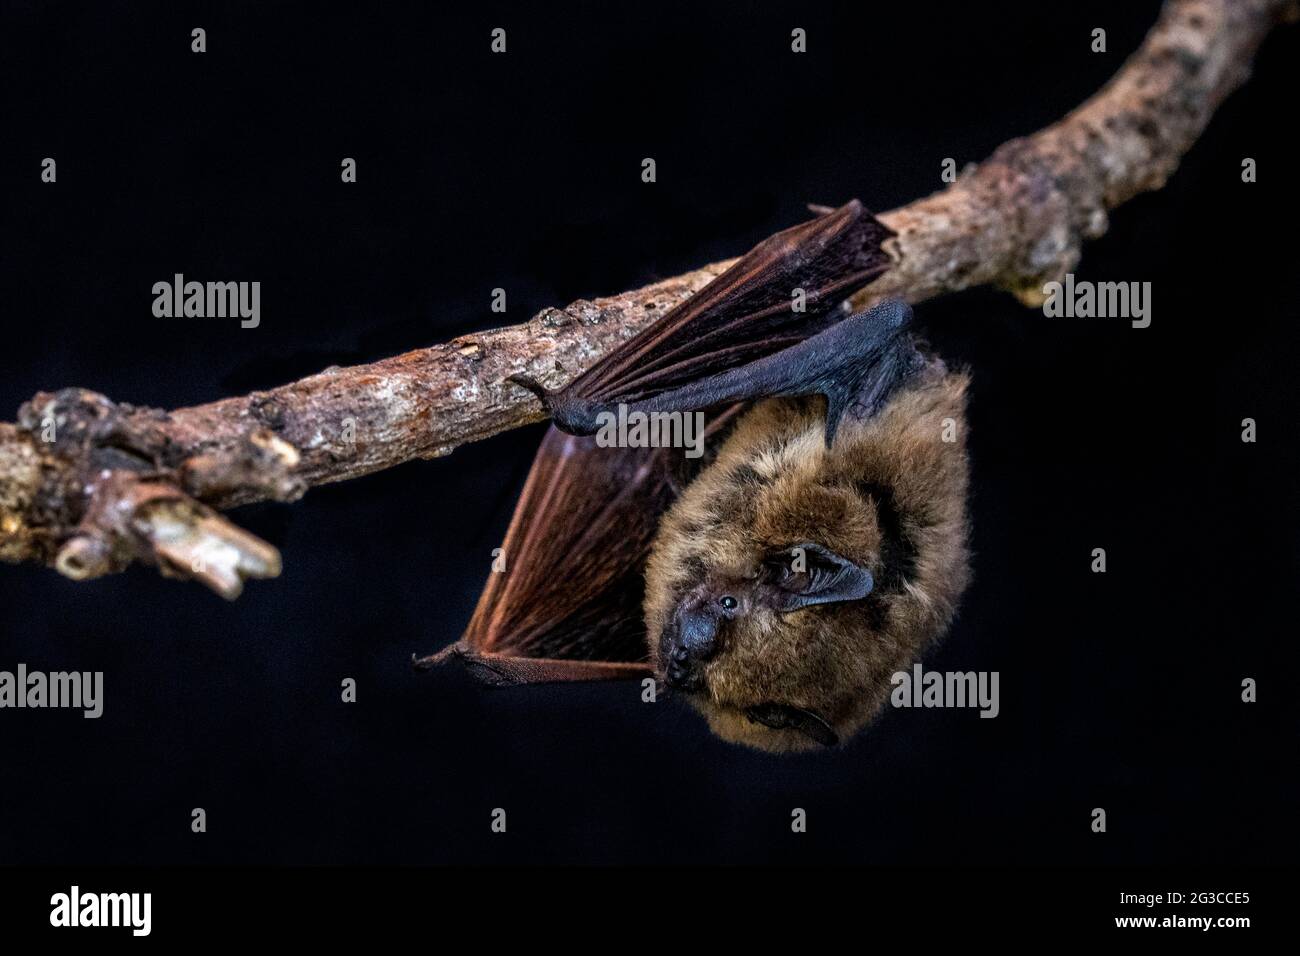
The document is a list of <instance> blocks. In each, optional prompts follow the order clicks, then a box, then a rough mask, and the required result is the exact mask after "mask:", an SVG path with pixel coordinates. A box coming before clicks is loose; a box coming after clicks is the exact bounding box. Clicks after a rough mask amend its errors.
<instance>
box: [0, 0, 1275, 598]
mask: <svg viewBox="0 0 1300 956" xmlns="http://www.w3.org/2000/svg"><path fill="white" fill-rule="evenodd" d="M1296 12H1297V11H1296V3H1295V0H1167V2H1166V4H1165V7H1164V9H1163V11H1162V13H1161V16H1160V19H1159V21H1158V22H1157V24H1156V25H1155V27H1154V28H1153V29H1152V30H1151V32H1150V33H1149V34H1148V36H1147V38H1146V40H1145V41H1144V43H1143V45H1142V47H1141V48H1140V49H1139V50H1138V51H1137V52H1136V53H1135V54H1134V55H1133V56H1132V57H1131V58H1130V59H1129V60H1128V62H1127V63H1125V65H1124V66H1123V68H1122V69H1121V70H1120V71H1119V73H1118V74H1116V76H1115V77H1114V78H1112V80H1111V81H1110V82H1109V83H1108V84H1107V85H1106V86H1105V87H1104V88H1103V89H1102V90H1101V91H1100V92H1099V93H1097V94H1096V95H1095V96H1094V97H1093V98H1092V99H1090V100H1089V101H1088V102H1086V103H1085V104H1083V105H1082V106H1080V107H1079V108H1078V109H1076V110H1074V111H1073V112H1072V113H1070V114H1069V115H1068V116H1066V117H1065V118H1064V119H1062V120H1061V121H1059V122H1058V123H1056V124H1054V125H1052V126H1050V127H1048V128H1046V129H1044V130H1042V131H1040V132H1038V133H1036V134H1034V135H1032V136H1029V137H1026V138H1024V139H1016V140H1012V141H1011V142H1008V143H1006V144H1005V145H1003V146H1002V147H1000V148H999V149H998V150H997V151H995V152H994V154H993V155H992V156H991V157H990V158H989V159H988V160H986V161H985V162H983V163H980V164H979V165H978V166H972V167H969V168H967V169H966V170H965V171H964V172H963V174H962V175H961V176H960V177H959V179H958V180H957V182H955V183H953V184H952V185H951V186H949V187H948V188H947V189H945V190H943V191H942V192H938V193H935V194H934V195H931V196H929V197H927V198H925V199H921V200H918V201H916V202H914V203H911V204H910V205H907V206H904V207H902V208H901V209H896V210H894V211H892V212H889V213H886V214H884V215H882V216H881V217H880V218H881V219H882V220H883V221H884V222H885V223H886V225H888V226H889V227H890V228H892V229H893V230H894V231H895V232H897V233H898V236H897V238H896V239H894V240H891V242H890V244H889V251H890V254H891V257H892V258H893V260H894V262H893V266H892V268H891V269H890V271H889V272H887V273H885V275H883V276H882V277H881V278H879V279H878V280H876V281H875V282H874V283H873V284H872V285H871V286H870V287H869V288H868V289H866V290H865V291H864V292H863V293H861V294H860V295H859V296H858V297H857V298H856V300H855V302H854V304H855V306H859V307H863V306H868V305H870V304H873V303H874V302H876V301H879V300H881V299H884V298H887V297H900V298H904V299H907V300H908V301H911V302H919V301H922V300H925V299H929V298H932V297H934V296H937V295H941V294H943V293H946V292H954V291H958V290H960V289H965V288H970V287H972V286H978V285H993V286H997V287H999V288H1004V289H1007V290H1009V291H1011V292H1013V293H1014V294H1015V295H1017V296H1018V297H1019V298H1020V299H1021V300H1022V301H1024V302H1025V303H1026V304H1030V305H1033V304H1038V303H1040V302H1041V301H1042V297H1043V294H1042V287H1043V285H1044V283H1046V282H1048V281H1051V280H1054V279H1059V278H1061V277H1062V276H1064V274H1065V273H1066V272H1068V271H1070V270H1071V269H1073V267H1074V266H1075V264H1076V263H1077V262H1078V259H1079V255H1080V249H1081V247H1082V243H1083V241H1084V240H1085V239H1093V238H1096V237H1098V236H1100V235H1101V234H1102V233H1104V232H1105V230H1106V228H1107V223H1108V220H1107V212H1108V211H1109V210H1110V209H1113V208H1114V207H1116V206H1118V205H1119V204H1120V203H1122V202H1124V201H1125V200H1127V199H1129V198H1131V197H1132V196H1135V195H1137V194H1138V193H1141V192H1144V191H1147V190H1153V189H1158V188H1160V187H1161V186H1162V185H1163V184H1164V183H1165V181H1166V180H1167V179H1168V177H1169V176H1170V175H1171V174H1172V173H1173V171H1174V170H1175V169H1176V168H1177V165H1178V162H1179V160H1180V159H1181V157H1182V155H1183V154H1184V153H1185V152H1186V151H1187V149H1188V148H1190V146H1191V145H1192V143H1193V142H1195V140H1196V138H1197V137H1198V136H1199V135H1200V133H1201V132H1202V130H1203V129H1204V128H1205V126H1206V124H1207V123H1208V122H1209V119H1210V116H1211V115H1212V114H1213V112H1214V110H1215V108H1216V107H1217V106H1218V105H1219V103H1221V102H1222V101H1223V99H1224V98H1225V97H1226V96H1228V94H1229V93H1231V92H1232V91H1233V90H1235V89H1236V88H1237V87H1238V86H1240V85H1241V84H1242V83H1244V82H1245V80H1246V78H1247V77H1248V75H1249V72H1250V64H1251V61H1252V59H1253V57H1254V53H1255V51H1256V49H1257V48H1258V46H1259V44H1260V43H1261V42H1262V40H1263V39H1264V37H1265V36H1266V35H1267V34H1268V32H1269V30H1270V29H1271V28H1272V26H1273V25H1274V24H1275V23H1276V22H1278V21H1280V20H1284V19H1285V20H1291V19H1294V18H1295V16H1296ZM732 261H734V260H732ZM730 264H731V262H719V263H715V264H713V265H710V266H705V267H704V268H702V269H698V270H696V271H695V272H691V273H688V274H686V275H683V276H679V277H677V278H675V279H669V280H666V281H663V282H658V283H656V284H654V285H651V286H647V287H646V288H643V289H637V290H635V291H632V292H625V293H623V294H621V295H616V296H612V297H610V298H604V299H596V300H594V301H586V300H580V301H578V302H575V303H573V304H572V305H569V306H568V307H566V308H564V309H546V310H544V311H543V312H541V313H540V314H538V315H537V316H535V317H534V318H533V319H532V320H531V321H529V322H527V323H526V324H524V325H519V326H513V327H510V328H502V329H494V330H491V331H487V332H481V333H477V334H475V335H469V336H464V337H462V338H459V339H456V340H454V341H452V342H450V343H448V344H445V345H439V346H435V347H433V348H429V349H419V350H416V351H413V352H407V353H406V354H405V355H399V356H396V357H394V358H389V359H385V360H383V361H380V362H375V363H373V364H370V365H360V366H355V367H351V368H337V367H335V368H329V369H326V370H325V371H323V372H321V373H319V374H317V375H313V376H310V377H308V378H305V379H302V380H301V381H298V382H294V383H292V384H290V385H285V386H282V387H280V388H276V389H272V390H270V391H265V392H254V393H253V394H251V395H246V396H242V397H239V398H229V399H225V400H223V401H219V402H214V403H212V404H209V405H200V406H197V407H193V408H181V409H177V410H175V411H171V412H165V411H160V410H156V409H149V408H135V407H132V406H130V405H125V404H115V403H113V402H111V401H109V400H108V399H107V398H105V397H104V396H102V395H98V394H96V393H93V392H88V391H85V390H82V389H64V390H63V391H60V392H56V393H53V394H51V393H44V392H42V393H40V394H38V395H36V396H35V397H33V398H32V399H31V400H30V401H29V402H27V403H26V404H24V405H23V406H22V408H21V409H20V410H19V413H18V420H17V422H16V424H13V425H10V424H0V559H3V560H5V561H10V562H20V561H38V562H42V563H45V564H48V565H52V566H53V567H55V568H56V569H57V570H58V571H60V572H61V573H63V574H65V575H67V576H68V577H71V578H74V579H77V580H82V579H86V578H91V577H95V576H98V575H100V574H105V573H108V572H112V571H118V570H121V569H122V568H124V567H126V566H127V565H128V564H129V563H130V562H132V561H145V562H148V563H152V564H154V565H156V566H158V567H159V568H160V570H162V571H163V573H165V574H171V575H177V576H182V577H190V578H195V579H197V580H200V581H202V582H203V583H205V584H207V585H208V586H209V587H211V588H212V589H213V590H215V591H217V592H218V593H220V594H222V595H224V596H225V597H228V598H234V597H236V596H237V595H238V594H239V592H240V590H241V588H242V585H243V581H244V579H245V578H249V577H271V576H274V575H276V574H278V573H279V568H280V558H279V554H278V553H277V552H276V550H275V549H274V548H272V547H271V546H270V545H267V544H265V543H264V542H261V541H259V540H258V539H256V538H254V537H252V536H251V535H248V534H247V533H245V532H243V531H241V530H240V529H238V528H236V527H235V526H234V525H232V524H231V523H230V522H229V521H227V520H226V519H225V518H224V517H222V516H221V515H220V514H218V513H217V510H215V509H225V508H230V507H233V506H235V505H239V504H245V503H248V502H253V501H264V500H275V501H292V500H294V499H296V498H298V497H300V496H301V495H302V494H303V493H304V492H305V491H306V489H307V488H308V487H310V486H312V485H319V484H324V483H327V482H332V481H342V480H344V479H348V478H356V477H358V476H361V475H365V474H369V473H370V472H374V471H379V470H381V469H383V468H391V467H393V466H394V465H398V464H401V463H402V462H405V461H409V460H411V459H413V458H433V457H438V456H440V455H446V454H449V453H450V452H451V451H452V450H453V449H454V448H456V446H458V445H460V444H463V443H465V442H470V441H476V440H478V439H481V438H486V437H488V436H490V435H494V434H496V433H498V432H501V431H505V430H507V429H510V428H516V427H519V426H521V425H525V424H528V423H530V422H535V421H538V420H540V418H541V417H542V416H541V412H540V410H539V408H538V406H537V403H536V402H535V400H534V399H533V398H532V397H531V396H530V395H528V394H527V393H526V392H524V391H523V390H522V389H520V388H517V387H515V386H513V385H510V384H508V383H507V382H506V378H507V376H509V375H511V374H515V373H523V374H526V375H529V376H531V377H533V378H535V379H537V380H538V381H541V382H542V383H543V384H545V385H547V386H549V387H559V386H561V385H563V384H564V383H566V382H567V381H568V380H569V379H570V378H572V377H573V376H574V375H576V374H577V373H578V372H580V371H581V370H582V369H584V368H585V367H586V366H588V365H589V364H591V363H592V362H593V361H595V360H596V359H597V358H599V357H600V356H601V355H603V354H604V353H605V352H607V351H609V350H610V349H612V348H614V347H615V346H616V345H618V344H619V343H620V342H623V341H625V340H626V339H628V338H630V337H632V336H633V335H635V334H637V333H638V332H640V331H641V330H642V329H644V328H645V327H646V326H648V325H649V324H650V323H652V322H653V321H655V319H657V318H658V317H659V316H661V315H662V314H663V313H664V312H665V311H667V310H668V309H669V308H671V307H672V306H674V305H676V304H677V303H678V302H681V301H682V300H684V299H685V298H687V297H688V296H690V295H691V294H693V293H694V292H696V291H698V290H699V289H700V288H702V287H703V286H704V285H706V284H707V283H708V282H709V281H710V280H712V279H713V278H714V277H715V276H716V275H718V274H719V273H720V272H722V271H723V270H724V269H725V268H726V267H727V266H729V265H730Z"/></svg>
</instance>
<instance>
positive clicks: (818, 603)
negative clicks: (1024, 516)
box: [645, 386, 967, 752]
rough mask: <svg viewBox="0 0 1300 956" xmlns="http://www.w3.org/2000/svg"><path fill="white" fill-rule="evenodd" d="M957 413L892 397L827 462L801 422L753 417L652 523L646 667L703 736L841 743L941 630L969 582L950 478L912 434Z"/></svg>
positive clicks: (780, 747)
mask: <svg viewBox="0 0 1300 956" xmlns="http://www.w3.org/2000/svg"><path fill="white" fill-rule="evenodd" d="M959 396H960V392H959V387H958V386H954V387H953V389H952V393H951V395H948V394H947V393H940V394H939V395H937V396H935V395H927V396H925V398H924V401H923V400H922V399H921V398H918V397H916V396H912V397H910V398H909V397H904V398H903V399H900V400H899V404H898V406H897V407H896V408H892V409H890V410H889V411H887V412H886V413H885V414H884V415H883V416H881V417H880V418H877V419H873V420H872V421H871V423H870V424H869V425H865V426H864V425H862V424H860V423H857V424H852V425H850V426H849V427H847V428H846V430H845V431H844V432H843V433H842V434H841V435H840V436H839V437H838V438H837V439H836V442H835V444H834V446H833V447H832V448H827V447H826V445H825V441H824V439H823V435H822V422H823V419H822V416H821V415H820V414H818V413H817V412H818V411H819V410H818V409H816V408H815V406H814V407H813V409H812V411H807V404H806V403H804V404H800V403H797V402H788V401H773V402H766V403H763V405H761V406H759V407H758V408H756V409H755V410H753V411H751V412H750V413H748V414H747V415H746V416H745V418H744V419H743V420H742V421H741V422H740V423H739V424H738V425H737V426H736V429H735V431H734V432H733V434H732V435H731V437H729V438H728V439H727V441H726V443H725V444H724V446H723V447H722V449H721V451H720V452H719V453H718V456H717V458H716V460H715V461H714V462H713V463H712V464H711V465H709V466H708V467H707V468H706V469H705V470H704V471H703V472H702V473H701V474H700V476H699V477H698V478H696V480H695V481H693V482H692V483H691V484H690V485H689V486H688V487H687V488H686V489H685V490H684V492H683V493H682V495H681V496H680V497H679V498H678V499H677V501H676V502H675V503H674V505H673V506H672V508H670V509H669V511H668V513H667V514H666V515H665V516H664V518H663V520H662V521H661V523H660V526H659V531H658V534H657V537H656V539H655V543H654V546H653V548H652V550H651V555H650V560H649V562H648V565H647V569H646V592H645V594H646V597H645V617H646V631H647V636H648V641H649V648H648V650H649V654H650V659H651V661H652V663H653V665H654V667H655V670H656V674H657V676H658V677H659V678H660V679H662V681H663V682H664V684H665V685H666V686H667V687H668V688H669V689H671V690H672V691H673V692H675V693H680V694H682V695H683V696H684V697H685V698H686V699H687V700H688V701H689V702H690V703H691V704H692V705H693V706H694V707H695V708H696V709H697V710H699V711H700V712H701V713H702V714H703V715H704V716H705V718H706V719H707V720H708V723H709V726H710V728H711V729H712V730H713V731H714V732H715V733H716V734H717V735H718V736H720V737H722V738H724V739H726V740H729V741H732V742H735V743H741V744H745V745H748V746H752V747H756V748H758V749H762V750H768V751H776V752H780V751H790V750H816V749H819V748H821V747H824V746H832V745H835V744H837V743H841V742H844V741H846V740H847V739H849V738H850V737H851V736H852V735H853V734H855V733H856V732H857V731H858V730H860V729H861V728H862V727H864V726H865V725H866V724H868V723H869V722H870V721H871V720H872V718H873V717H874V716H875V714H876V713H877V711H878V710H879V709H880V707H881V706H882V705H883V704H884V703H885V701H886V700H887V699H888V697H889V693H890V691H891V690H892V689H893V687H892V684H891V683H890V679H891V677H892V675H893V674H894V673H896V672H897V671H899V670H903V669H905V668H907V667H910V666H911V663H912V662H913V661H914V660H915V659H916V658H917V657H919V655H920V653H921V651H922V650H923V648H924V647H925V646H926V645H927V644H928V643H929V642H930V641H931V640H932V639H933V638H935V637H936V636H937V635H938V634H939V633H940V632H941V631H942V630H943V628H944V627H945V626H946V625H947V623H948V621H949V620H950V619H951V616H952V613H953V608H954V605H955V602H956V600H957V597H958V596H959V594H960V592H961V590H962V589H963V588H964V586H965V581H966V575H967V563H966V562H967V555H966V546H965V521H964V493H965V469H966V463H965V456H964V452H959V451H953V450H951V446H947V447H946V448H944V447H942V446H940V445H939V443H938V441H937V439H936V440H934V441H931V440H930V439H929V438H928V433H929V431H930V428H931V426H932V425H934V426H936V429H935V434H937V433H938V432H937V425H938V419H939V418H941V417H942V416H944V415H947V414H960V405H959ZM918 423H919V424H918Z"/></svg>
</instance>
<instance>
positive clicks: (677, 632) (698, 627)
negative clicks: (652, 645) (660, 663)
mask: <svg viewBox="0 0 1300 956" xmlns="http://www.w3.org/2000/svg"><path fill="white" fill-rule="evenodd" d="M663 646H664V659H665V660H666V661H667V667H666V668H665V671H664V672H665V676H666V677H667V678H668V685H669V686H670V687H680V688H686V689H689V688H691V687H693V686H695V685H697V684H698V683H699V665H700V664H702V663H703V662H704V661H707V660H708V659H709V658H711V657H712V656H713V655H714V654H715V653H716V652H717V649H718V622H717V620H716V619H714V618H713V617H712V616H711V615H708V614H702V613H700V612H698V611H686V612H679V613H678V614H676V615H675V616H674V617H673V622H672V624H671V625H670V626H669V628H668V629H667V631H666V632H665V634H664V639H663Z"/></svg>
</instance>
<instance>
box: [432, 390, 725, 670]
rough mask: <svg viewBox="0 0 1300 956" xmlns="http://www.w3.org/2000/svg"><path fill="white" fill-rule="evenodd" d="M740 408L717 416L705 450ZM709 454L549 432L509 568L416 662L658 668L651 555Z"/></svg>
mask: <svg viewBox="0 0 1300 956" xmlns="http://www.w3.org/2000/svg"><path fill="white" fill-rule="evenodd" d="M742 411H743V407H742V406H741V405H735V406H732V407H729V408H725V409H722V410H721V411H719V412H718V413H717V414H715V415H713V416H711V417H710V418H709V420H708V423H707V425H706V428H705V433H704V435H705V445H706V447H707V448H710V449H716V448H717V446H718V445H719V444H720V441H719V439H720V438H721V437H722V434H723V433H724V432H725V431H726V430H727V429H729V428H730V427H731V426H732V425H733V424H734V423H735V421H736V420H737V419H738V418H739V416H740V414H741V412H742ZM707 462H708V459H707V457H706V458H704V459H700V460H696V461H690V460H686V459H684V458H683V455H682V451H681V450H680V449H672V448H602V447H600V446H599V445H597V444H596V440H595V439H594V438H590V437H578V436H575V435H567V434H565V433H563V432H561V431H559V430H558V429H555V428H551V429H550V430H548V431H547V433H546V437H545V438H543V439H542V444H541V447H540V448H538V450H537V457H536V458H535V459H534V460H533V466H532V469H531V470H530V471H529V473H528V478H527V480H526V481H525V482H524V490H523V493H522V494H521V495H520V496H519V503H518V504H517V505H516V506H515V513H514V515H513V516H512V517H511V519H510V527H509V528H508V529H507V531H506V538H505V542H504V543H503V548H502V550H503V557H504V560H505V566H504V568H503V570H502V571H500V572H493V573H492V574H489V575H488V582H487V585H486V586H485V587H484V588H483V593H482V595H481V596H480V597H479V602H478V606H477V607H476V608H475V610H474V616H473V617H472V618H471V619H470V623H469V626H468V627H467V628H466V630H465V633H464V635H463V636H462V638H461V639H460V641H458V642H457V643H455V644H453V645H451V646H450V647H448V648H446V649H444V650H443V651H441V652H439V653H438V654H434V655H432V656H430V657H425V658H421V659H419V660H417V661H416V662H415V664H416V666H418V667H421V668H428V667H432V666H435V665H437V664H440V663H442V662H444V661H447V660H453V659H454V660H458V661H460V662H461V663H463V664H464V665H465V666H466V667H467V668H468V670H469V671H470V673H471V674H473V675H474V676H475V677H477V678H479V679H481V680H483V681H484V682H485V683H488V684H493V685H506V684H537V683H551V682H556V681H592V680H620V679H625V678H633V677H643V676H648V675H650V674H651V673H652V669H651V667H650V665H649V664H648V663H647V662H646V658H647V648H646V641H645V623H644V618H643V616H642V609H641V604H642V598H643V596H644V570H645V561H646V558H647V557H648V556H649V553H650V544H651V541H652V540H653V539H654V535H655V531H656V530H657V528H658V526H659V519H660V517H661V516H662V515H663V513H664V511H666V510H667V508H668V506H669V504H670V503H671V502H672V500H673V498H674V497H676V494H677V491H678V489H679V488H680V487H682V486H683V485H685V484H686V483H688V482H689V481H690V480H691V477H692V475H691V473H690V472H691V471H694V470H698V469H700V468H702V467H703V466H704V465H705V464H707Z"/></svg>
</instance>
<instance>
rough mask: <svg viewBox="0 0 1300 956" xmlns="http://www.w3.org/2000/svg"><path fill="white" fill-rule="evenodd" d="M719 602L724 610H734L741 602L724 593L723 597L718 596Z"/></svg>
mask: <svg viewBox="0 0 1300 956" xmlns="http://www.w3.org/2000/svg"><path fill="white" fill-rule="evenodd" d="M718 603H719V604H721V605H722V609H723V610H724V611H734V610H735V609H736V605H737V604H739V603H740V602H739V601H737V600H736V599H735V598H734V597H732V596H731V595H730V594H724V595H722V597H720V598H718Z"/></svg>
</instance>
